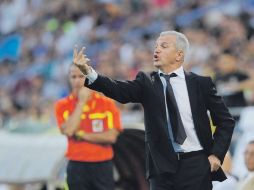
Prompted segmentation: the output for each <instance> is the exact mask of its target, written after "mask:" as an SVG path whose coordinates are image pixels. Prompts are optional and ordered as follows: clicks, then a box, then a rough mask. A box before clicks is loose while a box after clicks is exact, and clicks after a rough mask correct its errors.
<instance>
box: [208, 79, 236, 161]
mask: <svg viewBox="0 0 254 190" xmlns="http://www.w3.org/2000/svg"><path fill="white" fill-rule="evenodd" d="M206 79H207V81H206V87H205V89H206V106H207V108H208V110H209V111H210V115H211V119H212V121H213V124H214V125H215V126H216V130H215V132H214V134H213V141H214V143H213V147H212V152H211V154H214V155H215V156H217V157H218V158H219V159H220V160H221V162H223V159H224V157H225V155H226V152H227V150H228V148H229V146H230V142H231V138H232V134H233V130H234V126H235V121H234V119H233V118H232V116H231V114H230V113H229V110H228V108H227V107H226V105H225V104H224V102H223V99H222V98H221V97H220V96H219V95H218V94H217V90H216V87H215V85H214V83H213V81H212V79H211V78H210V77H209V78H206Z"/></svg>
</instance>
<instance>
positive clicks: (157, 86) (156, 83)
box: [151, 71, 167, 122]
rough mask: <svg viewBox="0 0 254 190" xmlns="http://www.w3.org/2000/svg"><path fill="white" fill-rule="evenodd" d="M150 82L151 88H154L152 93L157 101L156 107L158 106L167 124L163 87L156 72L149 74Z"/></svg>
mask: <svg viewBox="0 0 254 190" xmlns="http://www.w3.org/2000/svg"><path fill="white" fill-rule="evenodd" d="M151 82H152V86H153V88H154V92H155V94H156V96H157V98H158V101H159V104H158V105H160V108H161V114H162V116H163V119H164V120H165V122H167V118H166V107H165V98H164V92H163V85H162V82H161V79H160V76H159V73H158V72H156V71H154V72H152V73H151Z"/></svg>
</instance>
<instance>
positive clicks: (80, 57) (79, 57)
mask: <svg viewBox="0 0 254 190" xmlns="http://www.w3.org/2000/svg"><path fill="white" fill-rule="evenodd" d="M84 50H85V47H82V49H81V50H80V51H78V47H77V46H75V48H74V51H73V64H74V65H76V66H77V67H78V68H79V70H80V71H81V72H82V73H83V74H84V75H87V74H89V73H90V72H91V67H90V66H89V65H88V63H89V61H90V59H88V58H87V57H86V55H85V54H84Z"/></svg>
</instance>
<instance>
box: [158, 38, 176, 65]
mask: <svg viewBox="0 0 254 190" xmlns="http://www.w3.org/2000/svg"><path fill="white" fill-rule="evenodd" d="M178 53H179V51H178V50H177V49H176V36H174V35H163V36H160V37H159V38H158V39H157V41H156V44H155V49H154V57H153V62H154V66H155V67H158V68H161V67H167V66H168V65H170V64H175V63H176V61H178V59H179V57H178Z"/></svg>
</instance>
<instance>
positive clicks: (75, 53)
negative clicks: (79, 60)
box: [73, 45, 78, 58]
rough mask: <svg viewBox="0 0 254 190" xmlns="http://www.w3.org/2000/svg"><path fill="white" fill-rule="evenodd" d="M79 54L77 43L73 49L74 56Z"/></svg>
mask: <svg viewBox="0 0 254 190" xmlns="http://www.w3.org/2000/svg"><path fill="white" fill-rule="evenodd" d="M77 55H78V45H75V47H74V50H73V58H75V57H77Z"/></svg>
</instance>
